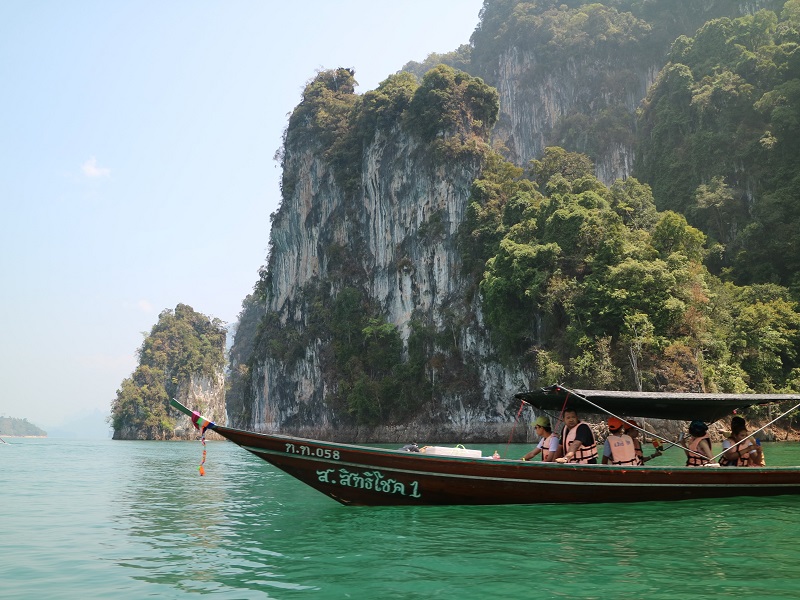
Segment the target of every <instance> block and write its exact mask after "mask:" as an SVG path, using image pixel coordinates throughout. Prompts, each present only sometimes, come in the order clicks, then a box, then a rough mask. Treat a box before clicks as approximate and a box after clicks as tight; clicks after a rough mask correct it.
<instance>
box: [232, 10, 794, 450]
mask: <svg viewBox="0 0 800 600" xmlns="http://www.w3.org/2000/svg"><path fill="white" fill-rule="evenodd" d="M773 5H777V3H775V2H768V1H766V0H765V1H764V2H759V1H755V0H754V1H752V2H717V1H714V0H706V1H705V2H691V3H689V2H676V3H675V4H674V5H671V6H673V8H670V9H668V8H665V3H652V2H637V1H635V0H630V1H625V0H620V1H618V2H607V3H604V4H603V5H601V4H600V3H591V4H590V3H586V2H581V1H578V0H575V1H572V2H549V1H548V2H544V1H543V2H512V1H510V0H508V1H506V0H495V1H491V0H490V1H488V2H487V3H486V5H485V9H484V12H483V14H482V21H481V24H480V26H479V29H478V30H477V31H476V34H475V35H474V36H473V41H472V47H471V51H470V52H471V56H470V57H469V58H468V59H467V58H465V54H464V53H463V52H459V55H458V57H457V58H458V62H459V64H461V65H463V67H464V68H465V69H467V70H468V71H470V72H471V74H472V75H473V76H470V75H467V74H466V73H464V72H461V71H453V70H452V69H447V68H444V67H437V68H434V69H433V70H432V71H427V70H426V72H425V74H424V76H423V77H422V79H421V81H417V80H415V79H414V78H412V77H410V75H408V74H407V73H400V74H397V75H394V76H391V77H389V78H388V79H387V80H386V81H385V82H384V83H383V84H381V86H380V87H379V88H378V89H377V90H373V91H370V92H367V93H366V94H364V95H363V96H359V95H357V94H355V93H354V74H353V73H352V72H351V71H349V70H346V69H338V70H334V71H325V72H322V73H320V74H318V76H317V77H316V78H314V79H313V80H312V81H311V82H309V85H308V86H307V88H306V90H305V92H304V96H303V101H302V102H301V103H300V105H298V107H297V108H296V109H295V111H294V113H293V114H292V117H291V119H290V122H289V126H288V129H287V132H286V139H285V144H284V147H283V153H282V167H283V184H282V192H283V201H282V205H281V207H280V210H279V211H278V212H277V213H275V215H274V216H273V221H272V230H271V238H270V254H269V262H268V264H267V266H266V268H265V269H264V270H263V272H262V277H261V280H260V281H259V283H258V284H257V286H256V290H255V292H254V295H253V296H252V297H251V298H249V299H248V301H247V302H246V303H245V308H244V311H243V315H242V324H244V323H248V326H247V327H240V330H239V332H238V333H237V339H236V343H235V345H234V350H233V351H232V356H233V357H234V359H233V361H232V367H233V370H235V374H236V377H235V378H233V379H232V383H231V390H230V391H231V392H232V393H230V394H229V404H228V411H229V415H230V418H231V422H232V424H233V425H235V426H240V427H252V428H256V429H261V428H263V429H280V430H283V431H291V432H295V433H300V434H302V435H309V436H320V437H327V438H329V439H347V440H361V441H367V440H379V441H402V442H407V441H413V440H417V441H419V440H428V441H429V440H437V441H449V440H452V441H469V440H473V441H476V440H483V439H487V440H488V439H493V440H496V439H497V438H498V435H501V436H507V435H508V433H509V430H510V428H511V423H512V422H513V421H514V418H515V415H516V409H517V408H518V405H516V404H512V403H510V401H509V400H510V397H511V396H512V393H513V392H514V391H517V390H520V389H524V388H527V387H530V386H531V385H535V384H544V383H552V381H553V380H554V379H556V378H558V377H559V376H560V375H563V374H564V373H565V372H567V370H569V372H570V374H571V375H572V376H573V377H576V378H577V377H583V378H585V379H586V380H587V381H590V382H591V385H598V386H600V385H641V384H642V377H643V374H644V372H645V371H646V372H647V377H648V378H649V379H648V382H647V383H648V384H649V385H651V386H657V387H658V388H659V389H699V388H700V387H702V386H704V385H709V386H715V389H718V390H719V391H738V390H745V389H758V388H759V387H760V386H761V387H769V386H773V385H783V384H788V383H789V380H790V379H791V376H790V375H789V374H790V372H791V369H792V368H793V365H794V359H793V358H792V356H793V354H792V347H793V343H794V342H793V340H794V335H795V329H794V323H795V316H796V315H795V313H794V308H792V307H791V305H790V303H789V299H788V293H787V292H786V290H784V289H777V288H758V289H757V290H756V289H739V288H735V287H734V286H731V285H728V284H727V283H726V282H723V281H721V280H719V279H716V278H715V277H714V276H713V275H712V274H710V273H709V272H708V270H707V269H706V268H705V266H704V265H703V263H702V259H703V256H704V254H705V252H706V249H705V246H704V244H705V243H706V237H705V234H704V233H703V232H701V231H699V230H698V229H695V228H694V227H692V226H691V225H689V224H688V223H687V221H686V218H685V217H684V216H682V215H678V214H675V213H669V214H661V215H660V214H658V213H657V211H656V208H655V207H656V204H655V202H654V199H653V195H652V193H651V190H650V189H649V188H648V187H647V186H644V185H641V184H640V183H639V182H637V181H636V180H635V179H633V178H628V179H627V180H626V181H624V182H617V183H614V184H613V185H611V186H609V187H606V186H603V185H602V183H601V182H598V181H597V180H595V179H594V178H592V177H591V176H590V172H591V170H594V172H595V173H596V174H597V175H598V177H599V178H600V179H601V180H602V182H605V183H610V182H611V181H613V180H615V179H617V178H626V177H627V176H628V175H630V173H631V165H632V161H633V153H632V148H633V147H634V138H635V134H636V131H635V120H634V111H635V110H636V109H637V107H638V106H639V102H640V101H641V100H642V98H644V97H645V95H646V93H647V90H648V87H649V86H650V85H651V84H652V83H653V82H654V81H655V80H656V79H657V75H658V72H659V69H660V68H661V67H662V66H663V64H664V61H665V56H666V52H667V49H668V48H669V46H670V44H671V43H672V41H673V40H674V39H675V37H676V36H677V35H680V34H681V33H684V32H686V33H691V32H692V31H693V30H694V28H695V27H697V26H698V25H700V24H702V23H703V22H704V20H705V19H708V18H713V17H715V16H719V15H723V14H728V13H733V14H742V13H749V12H752V11H753V10H756V9H758V8H761V7H763V6H773ZM578 8H581V10H578ZM658 19H661V20H663V21H664V24H665V26H664V27H660V28H659V27H655V26H654V23H656V21H657V20H658ZM556 34H558V35H556ZM721 45H722V46H723V50H724V44H721ZM445 62H446V61H445ZM429 66H433V65H429ZM419 74H420V75H421V74H422V72H420V73H419ZM475 75H480V76H482V77H484V78H485V79H486V81H483V80H481V79H479V78H477V77H474V76H475ZM487 82H488V83H490V84H492V85H494V86H495V88H496V90H497V91H494V90H493V89H492V88H491V87H489V86H487V85H486V83H487ZM554 143H555V144H560V145H563V146H565V147H567V148H568V149H570V150H580V151H582V152H586V153H587V154H589V155H590V156H591V157H593V158H594V164H592V162H591V161H588V160H585V157H583V158H581V157H577V156H575V155H570V154H569V153H565V152H563V151H560V152H559V151H558V150H555V151H553V152H550V154H549V155H548V154H547V153H544V154H545V156H544V157H543V156H542V153H543V150H544V148H545V147H546V146H550V145H551V144H554ZM495 150H497V151H499V152H502V153H503V155H504V156H506V157H508V158H511V159H513V162H515V163H517V165H518V166H520V167H523V166H524V167H527V166H528V161H529V160H530V159H532V158H536V159H537V161H536V162H535V163H534V167H533V172H532V173H531V172H525V174H524V175H523V171H522V169H518V171H519V172H517V171H514V168H513V165H508V164H506V165H498V164H492V161H493V160H496V156H497V155H496V154H495V153H494V151H495ZM538 159H541V160H538ZM587 165H588V166H587ZM492 169H498V170H499V171H503V170H504V169H505V173H506V174H505V175H504V176H502V177H496V178H494V179H493V178H491V177H489V178H483V179H481V178H482V177H483V176H484V175H486V173H487V171H492ZM473 200H475V201H474V202H472V201H473ZM470 202H472V204H470ZM476 206H477V208H475V207H476ZM470 211H472V212H470ZM477 213H480V214H479V218H474V217H475V214H477ZM470 219H472V220H473V225H475V227H476V228H480V231H479V232H478V233H479V235H475V234H476V231H477V229H475V230H473V231H467V232H465V231H464V229H463V227H464V224H465V222H466V221H469V220H470ZM465 234H466V238H465ZM470 236H471V237H470ZM481 236H483V237H481ZM465 239H466V243H467V244H469V243H474V244H481V243H483V242H482V240H484V239H488V240H490V242H491V244H493V247H492V249H491V251H490V252H488V253H476V256H474V257H465V254H468V252H466V251H465V247H464V243H465ZM467 261H469V264H467ZM484 284H485V285H484ZM482 294H483V295H484V297H486V296H490V295H491V294H494V295H495V303H494V306H493V307H492V310H491V311H488V310H485V307H484V305H483V303H482V300H481V299H482ZM755 297H759V298H760V300H759V302H761V300H764V302H762V304H771V306H770V309H769V311H766V312H765V311H762V312H759V315H760V318H759V319H751V320H749V321H747V322H748V323H752V327H753V330H752V331H749V330H748V331H747V332H743V331H741V324H742V323H744V322H745V321H746V320H747V319H742V318H741V317H742V316H746V315H747V314H748V311H750V310H751V308H752V307H751V305H752V303H753V298H755ZM712 307H713V311H712ZM773 309H774V311H773ZM758 310H759V311H761V308H759V309H758ZM504 311H505V312H508V313H509V314H510V318H506V316H505V315H504V314H503V313H504ZM771 311H772V312H771ZM712 312H713V313H714V314H713V315H712V314H711V313H712ZM771 315H772V316H775V317H776V320H775V321H774V322H775V323H778V322H780V323H783V324H787V325H788V326H787V327H786V328H784V330H782V333H781V340H780V343H779V344H777V345H775V346H773V347H772V348H766V347H761V348H759V347H758V346H759V342H758V340H759V339H762V338H761V337H759V333H758V331H756V330H757V329H758V327H759V326H760V323H764V322H765V321H764V319H766V320H769V319H771V318H772V316H771ZM715 319H718V320H717V321H715ZM492 323H494V325H492ZM732 323H736V327H737V328H739V329H736V330H734V329H733V328H731V326H730V324H732ZM493 326H495V328H496V329H495V331H496V330H497V327H500V328H503V327H504V328H505V335H506V338H507V340H506V341H508V339H510V340H511V342H510V343H507V344H506V347H501V346H502V343H503V340H500V344H498V338H497V337H496V336H493V335H492V331H491V329H492V327H493ZM747 327H750V325H747ZM515 329H517V330H520V331H521V332H522V333H521V335H519V336H515ZM737 336H739V337H738V338H737ZM737 339H738V340H739V341H737ZM728 340H729V341H730V342H729V341H728ZM540 350H541V352H540ZM551 350H552V353H551V352H550V351H551ZM504 353H505V355H504V356H503V354H504ZM515 353H516V356H517V357H518V358H519V360H514V359H513V356H514V354H515ZM509 355H511V356H512V359H509ZM754 357H756V358H755V359H754ZM523 358H524V360H522V359H523ZM623 370H624V372H623ZM234 379H235V380H234ZM775 382H781V383H778V384H776V383H775ZM748 386H752V388H750V387H748ZM517 433H518V434H520V430H517ZM522 435H524V433H522Z"/></svg>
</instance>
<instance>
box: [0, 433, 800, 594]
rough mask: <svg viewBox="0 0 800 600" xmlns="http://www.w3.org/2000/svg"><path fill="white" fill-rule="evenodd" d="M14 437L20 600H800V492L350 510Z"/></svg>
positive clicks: (273, 474) (215, 475)
mask: <svg viewBox="0 0 800 600" xmlns="http://www.w3.org/2000/svg"><path fill="white" fill-rule="evenodd" d="M9 441H10V442H11V443H10V444H7V445H1V444H0V597H1V598H4V599H8V598H147V597H151V598H184V597H187V596H196V595H201V594H210V595H213V596H214V597H218V598H236V599H240V598H242V599H246V598H280V599H283V598H287V599H291V598H316V599H327V598H358V599H371V598H381V599H390V598H398V599H420V600H422V599H442V598H446V599H451V598H452V599H473V598H475V599H478V598H480V599H494V598H501V599H502V598H513V599H520V598H543V597H544V598H547V597H552V598H610V597H619V596H624V597H626V598H645V597H646V598H648V599H649V600H656V599H662V598H663V599H667V598H669V599H672V598H675V597H677V596H687V597H691V598H798V597H800V548H799V547H798V541H797V540H798V535H799V534H800V523H798V521H800V497H779V498H767V499H746V498H737V499H732V500H726V501H718V500H704V501H691V502H681V503H646V504H631V505H624V506H623V505H620V506H618V505H585V506H499V507H415V508H394V507H390V508H348V507H344V506H341V505H339V504H337V503H335V502H334V501H332V500H329V499H328V498H326V497H324V496H322V495H321V494H319V493H318V492H315V491H314V490H311V489H310V488H307V487H305V486H303V484H301V483H299V482H297V481H295V480H293V479H291V478H290V477H289V476H287V475H284V474H282V473H280V472H278V471H276V470H274V469H273V468H272V467H271V466H269V465H267V464H266V463H263V462H262V461H260V460H259V459H257V458H255V457H253V456H251V455H250V454H248V453H247V452H245V451H244V450H241V449H240V448H238V447H236V446H234V445H233V444H229V443H224V442H216V443H209V444H208V460H207V462H206V468H207V475H206V476H205V477H199V476H198V473H197V468H196V466H197V464H198V462H199V460H200V455H201V446H200V444H199V442H193V443H190V442H186V443H168V442H113V441H110V440H105V441H86V442H81V441H74V440H56V439H53V440H48V439H42V440H39V439H35V440H34V439H30V440H19V439H14V440H9ZM481 448H482V449H483V450H484V452H485V453H486V452H487V451H488V452H489V453H491V451H493V450H494V449H495V447H494V446H483V447H481ZM497 449H499V450H500V452H501V454H504V455H505V454H506V448H505V447H504V446H502V445H500V446H499V447H498V448H497ZM526 450H527V447H522V446H514V447H511V448H510V449H509V450H508V455H509V456H511V457H517V456H520V455H522V454H523V453H524V452H525V451H526ZM670 452H673V453H674V454H672V455H670V454H667V455H666V456H665V457H663V459H665V460H664V461H663V462H662V463H661V464H667V463H669V462H673V463H675V464H677V463H680V461H681V459H680V454H679V453H678V452H677V451H675V450H674V449H673V450H672V451H670ZM766 455H767V460H768V463H769V464H771V465H773V464H774V465H778V464H791V463H798V462H800V445H797V444H773V445H766ZM654 464H655V463H654Z"/></svg>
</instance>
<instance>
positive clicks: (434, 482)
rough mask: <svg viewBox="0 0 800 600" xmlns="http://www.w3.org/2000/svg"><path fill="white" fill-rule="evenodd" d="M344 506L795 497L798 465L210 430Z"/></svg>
mask: <svg viewBox="0 0 800 600" xmlns="http://www.w3.org/2000/svg"><path fill="white" fill-rule="evenodd" d="M211 428H212V429H213V430H214V431H216V432H217V433H219V434H220V435H222V436H223V437H225V438H227V439H229V440H231V441H232V442H234V443H236V444H238V445H239V446H241V447H242V448H244V449H245V450H247V451H249V452H251V453H253V454H255V455H256V456H258V457H259V458H261V459H263V460H265V461H266V462H268V463H270V464H272V465H273V466H275V467H277V468H278V469H280V470H282V471H284V472H286V473H288V474H289V475H291V476H293V477H295V478H297V479H299V480H300V481H302V482H303V483H305V484H307V485H309V486H311V487H313V488H314V489H316V490H318V491H320V492H322V493H323V494H325V495H326V496H329V497H330V498H333V499H334V500H336V501H338V502H341V503H342V504H346V505H356V506H381V505H466V504H539V503H559V504H561V503H595V502H647V501H674V500H691V499H697V498H728V497H733V496H777V495H784V494H800V467H765V468H712V467H694V468H691V467H647V466H645V467H615V466H608V465H564V464H557V463H540V462H529V463H526V462H521V461H517V460H502V459H501V460H493V459H491V458H464V457H448V456H430V455H426V454H422V453H417V452H405V451H398V450H385V449H380V448H369V447H364V446H355V445H349V444H339V443H333V442H324V441H319V440H310V439H304V438H297V437H292V436H286V435H279V434H262V433H252V432H248V431H242V430H238V429H231V428H228V427H224V426H220V425H215V424H212V425H211Z"/></svg>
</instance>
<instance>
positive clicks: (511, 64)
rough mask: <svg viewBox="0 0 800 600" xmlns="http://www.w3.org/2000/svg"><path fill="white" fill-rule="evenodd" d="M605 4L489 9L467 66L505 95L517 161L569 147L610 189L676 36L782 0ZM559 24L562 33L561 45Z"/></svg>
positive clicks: (511, 153)
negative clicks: (588, 160) (642, 105)
mask: <svg viewBox="0 0 800 600" xmlns="http://www.w3.org/2000/svg"><path fill="white" fill-rule="evenodd" d="M515 4H517V6H516V7H515V6H514V5H515ZM602 4H604V5H606V6H605V7H603V8H600V9H598V7H599V3H598V4H593V3H590V2H585V3H574V4H573V6H572V7H568V6H567V5H566V4H562V5H561V6H558V7H551V6H548V3H546V2H539V3H535V2H527V3H513V2H487V3H486V5H485V6H484V10H483V13H482V22H481V24H480V25H479V26H478V29H476V31H475V33H474V34H473V36H472V43H473V51H472V64H471V65H470V66H469V68H468V70H469V72H470V73H471V74H473V75H476V76H478V77H482V78H483V79H484V80H485V81H486V82H487V83H488V84H490V85H492V86H494V87H495V88H497V90H498V92H499V93H500V118H499V121H498V124H497V126H496V127H495V130H494V132H493V137H494V138H495V139H496V140H498V141H501V142H502V143H503V144H504V145H505V146H506V148H507V151H506V156H507V158H508V159H509V160H511V161H512V162H514V163H516V164H517V165H520V166H525V165H526V164H527V163H528V161H530V160H532V159H535V158H538V157H540V156H541V154H542V151H543V150H544V148H545V147H547V146H562V147H564V148H566V149H567V150H570V151H574V152H582V153H586V154H588V155H589V156H591V158H592V159H593V160H594V162H595V166H596V175H597V178H598V179H600V180H601V181H603V182H604V183H605V184H607V185H609V184H611V183H613V182H614V181H615V180H616V179H621V178H622V179H624V178H626V177H628V176H630V175H631V172H632V168H633V160H634V150H633V147H634V144H633V142H634V129H635V113H636V110H637V108H638V107H639V105H640V103H641V101H642V100H643V99H644V98H645V96H646V95H647V90H648V88H649V87H650V85H651V84H652V83H653V82H654V81H655V79H656V77H657V76H658V73H659V71H660V69H661V67H663V65H664V64H665V62H666V60H667V54H668V52H669V49H670V45H671V44H672V42H673V41H674V40H675V39H676V38H677V37H678V36H681V35H688V36H692V35H694V33H695V31H696V30H697V29H698V28H699V27H701V26H702V25H703V24H704V23H706V22H707V21H709V20H712V19H717V18H721V17H730V18H736V17H740V16H743V15H749V14H754V13H755V12H757V11H759V10H762V9H767V10H772V11H775V12H777V13H780V11H781V10H782V7H783V2H782V1H781V0H739V1H731V0H691V1H685V0H674V1H671V2H664V3H652V4H651V5H650V6H649V7H648V6H644V5H643V4H642V3H637V2H626V1H624V0H623V1H622V2H615V3H611V2H605V3H602ZM659 4H660V5H659ZM580 5H583V6H580ZM612 5H613V7H614V8H612ZM578 21H582V22H583V23H584V25H583V27H582V28H579V29H578V30H575V29H572V28H571V27H572V25H571V24H570V22H571V23H575V22H578ZM593 22H594V23H595V25H593ZM599 23H602V25H599ZM593 27H596V29H595V30H593ZM552 29H560V30H561V31H560V32H559V33H561V34H562V35H563V36H564V39H562V41H561V44H562V46H561V47H560V48H558V49H557V50H554V48H553V47H552V41H551V38H552V36H553V35H554V34H553V33H552Z"/></svg>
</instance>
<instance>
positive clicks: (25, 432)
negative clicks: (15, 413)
mask: <svg viewBox="0 0 800 600" xmlns="http://www.w3.org/2000/svg"><path fill="white" fill-rule="evenodd" d="M0 435H5V436H10V437H11V436H16V437H25V436H36V437H47V432H46V431H45V430H43V429H39V428H38V427H37V426H36V425H34V424H33V423H28V419H15V418H13V417H0Z"/></svg>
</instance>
